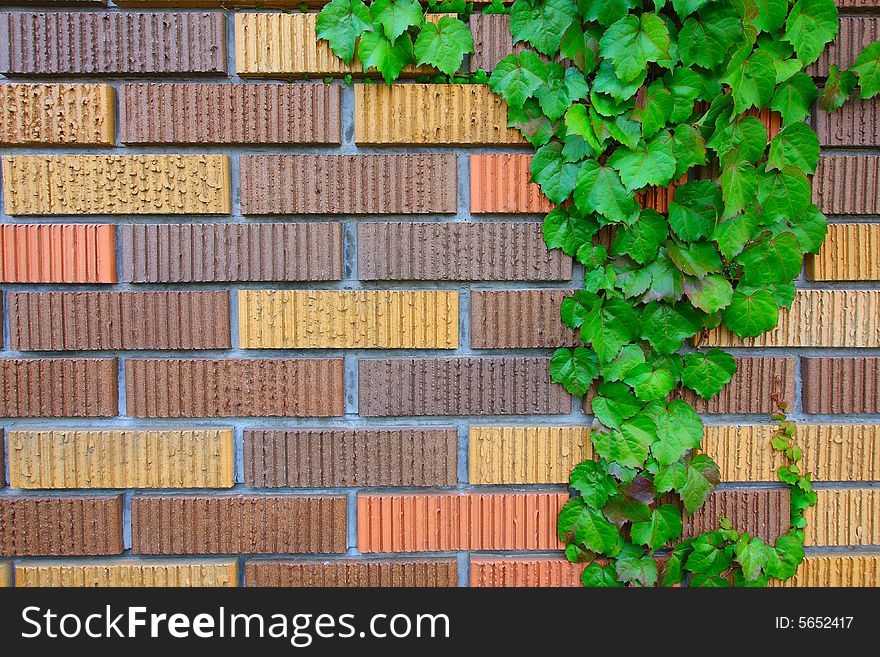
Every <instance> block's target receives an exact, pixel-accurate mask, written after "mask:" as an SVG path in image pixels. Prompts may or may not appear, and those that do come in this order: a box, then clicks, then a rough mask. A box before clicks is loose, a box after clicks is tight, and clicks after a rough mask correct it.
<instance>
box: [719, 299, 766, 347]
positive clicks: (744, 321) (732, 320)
mask: <svg viewBox="0 0 880 657" xmlns="http://www.w3.org/2000/svg"><path fill="white" fill-rule="evenodd" d="M722 320H723V321H724V325H725V326H727V328H729V329H730V330H731V331H733V332H734V333H735V334H736V335H738V336H739V337H741V338H752V337H755V336H756V335H761V334H762V333H763V332H764V331H769V330H770V329H772V328H773V327H774V326H776V323H777V322H778V321H779V305H778V304H777V303H776V300H775V299H774V298H773V295H772V294H770V293H769V292H768V291H767V290H755V289H751V288H750V289H748V290H746V292H743V291H742V290H739V289H737V290H734V291H733V300H732V301H731V302H730V305H729V306H727V308H725V309H724V313H723V315H722Z"/></svg>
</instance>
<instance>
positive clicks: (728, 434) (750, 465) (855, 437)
mask: <svg viewBox="0 0 880 657" xmlns="http://www.w3.org/2000/svg"><path fill="white" fill-rule="evenodd" d="M777 430H778V427H777V426H775V425H768V424H759V425H746V426H742V425H740V426H727V425H721V426H719V425H706V427H705V439H704V440H703V445H702V447H701V449H702V450H703V451H704V452H705V453H706V454H708V455H709V456H711V457H712V458H713V459H715V461H716V462H717V463H718V465H719V467H720V468H721V480H722V481H742V482H754V481H776V480H777V476H776V472H777V470H778V469H779V467H780V466H782V465H785V459H784V457H783V456H782V455H780V454H779V453H778V452H777V451H776V450H773V449H771V448H770V439H771V438H772V437H773V435H775V433H776V431H777ZM797 442H798V444H799V445H800V446H801V448H802V449H803V452H804V456H803V460H802V461H801V462H799V463H798V466H799V467H800V468H801V469H802V470H803V471H805V472H809V473H811V474H812V476H813V481H880V425H876V424H801V423H798V425H797Z"/></svg>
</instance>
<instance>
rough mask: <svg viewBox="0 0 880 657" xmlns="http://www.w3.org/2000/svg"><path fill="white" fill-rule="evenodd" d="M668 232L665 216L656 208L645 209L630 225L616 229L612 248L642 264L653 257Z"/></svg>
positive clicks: (664, 240)
mask: <svg viewBox="0 0 880 657" xmlns="http://www.w3.org/2000/svg"><path fill="white" fill-rule="evenodd" d="M668 232H669V227H668V226H667V224H666V218H665V217H664V216H663V215H662V214H660V213H659V212H657V211H656V210H651V209H645V210H642V211H641V213H640V214H639V218H638V219H637V220H636V221H635V222H634V223H633V224H632V225H630V226H622V227H621V228H620V229H618V231H617V235H616V237H615V240H614V246H613V247H612V250H613V252H614V253H616V254H618V255H628V256H629V257H630V258H632V259H633V260H635V261H636V262H637V263H639V264H642V265H643V264H645V263H647V262H650V261H651V260H653V259H654V257H655V256H656V255H657V249H659V248H660V245H661V244H663V243H664V242H666V237H667V235H668Z"/></svg>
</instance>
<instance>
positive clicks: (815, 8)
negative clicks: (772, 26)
mask: <svg viewBox="0 0 880 657" xmlns="http://www.w3.org/2000/svg"><path fill="white" fill-rule="evenodd" d="M835 36H837V7H836V6H835V5H834V0H798V1H797V2H796V3H794V6H793V7H792V8H791V13H789V15H788V19H787V20H786V21H785V36H784V37H783V39H785V40H786V41H788V42H789V43H790V44H791V45H792V47H793V48H794V51H795V53H797V56H798V59H800V60H801V61H802V62H803V63H804V66H806V65H807V64H812V63H813V62H815V61H816V60H817V59H819V55H821V54H822V51H823V50H825V46H826V45H828V43H829V42H830V41H831V40H832V39H834V37H835Z"/></svg>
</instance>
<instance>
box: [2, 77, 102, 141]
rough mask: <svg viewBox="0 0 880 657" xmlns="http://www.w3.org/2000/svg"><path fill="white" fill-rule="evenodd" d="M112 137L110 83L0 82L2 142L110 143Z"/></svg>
mask: <svg viewBox="0 0 880 657" xmlns="http://www.w3.org/2000/svg"><path fill="white" fill-rule="evenodd" d="M115 141H116V121H115V96H114V93H113V87H111V86H110V85H109V84H4V85H0V144H3V145H8V146H41V145H46V146H57V145H62V144H70V145H76V146H86V145H95V146H113V145H114V143H115Z"/></svg>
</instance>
